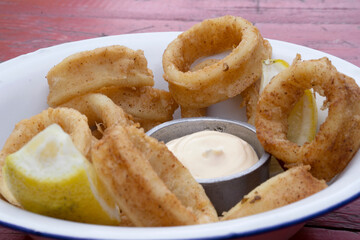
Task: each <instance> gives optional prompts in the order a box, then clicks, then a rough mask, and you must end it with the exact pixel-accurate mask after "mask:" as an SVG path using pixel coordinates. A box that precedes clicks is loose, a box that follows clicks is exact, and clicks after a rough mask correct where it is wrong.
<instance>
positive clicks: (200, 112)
mask: <svg viewBox="0 0 360 240" xmlns="http://www.w3.org/2000/svg"><path fill="white" fill-rule="evenodd" d="M180 109H181V117H182V118H190V117H204V116H206V113H207V108H187V107H180Z"/></svg>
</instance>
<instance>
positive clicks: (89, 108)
mask: <svg viewBox="0 0 360 240" xmlns="http://www.w3.org/2000/svg"><path fill="white" fill-rule="evenodd" d="M61 106H62V107H68V108H73V109H76V110H77V111H79V112H80V113H82V114H84V115H85V116H86V117H87V118H88V123H89V126H90V128H94V127H95V126H96V124H97V123H103V124H104V125H105V128H107V127H110V126H112V125H115V124H118V123H119V124H123V125H128V124H130V125H131V124H133V121H132V118H131V117H130V116H129V115H128V114H126V113H125V112H124V111H123V109H122V108H121V107H119V106H118V105H116V104H115V103H114V102H113V101H112V100H111V99H110V98H108V97H107V96H105V95H103V94H100V93H89V94H86V95H83V96H80V97H77V98H74V99H72V100H70V101H68V102H66V103H64V104H62V105H61Z"/></svg>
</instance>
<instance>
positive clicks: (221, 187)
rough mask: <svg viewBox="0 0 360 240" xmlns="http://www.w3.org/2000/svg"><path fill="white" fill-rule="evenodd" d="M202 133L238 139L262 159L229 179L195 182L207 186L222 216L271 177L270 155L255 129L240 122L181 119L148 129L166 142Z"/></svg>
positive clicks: (211, 198)
mask: <svg viewBox="0 0 360 240" xmlns="http://www.w3.org/2000/svg"><path fill="white" fill-rule="evenodd" d="M202 130H215V131H219V132H225V133H230V134H233V135H235V136H238V137H240V138H242V139H243V140H245V141H246V142H248V143H249V144H250V145H251V146H252V147H253V148H254V150H255V152H256V154H257V155H258V157H259V161H258V162H257V163H256V164H255V165H253V166H252V167H250V168H248V169H247V170H244V171H242V172H239V173H235V174H232V175H229V176H226V177H217V178H208V179H196V180H197V181H198V182H199V183H200V184H201V185H202V186H203V187H204V189H205V192H206V194H207V195H208V197H209V199H210V200H211V202H212V203H213V205H214V207H215V209H216V211H217V213H218V214H219V215H221V214H222V213H223V212H224V211H228V210H230V208H231V207H233V206H235V205H236V204H237V203H238V202H239V201H240V200H241V199H242V198H243V196H244V195H246V194H247V193H249V192H250V191H251V190H252V189H254V188H255V187H256V186H258V185H259V184H261V183H262V182H264V181H266V180H267V179H268V178H269V162H270V155H269V154H268V153H267V152H265V150H264V149H263V147H262V146H261V144H260V142H259V140H258V139H257V137H256V132H255V128H254V127H253V126H251V125H249V124H247V123H244V122H239V121H232V120H225V119H219V118H210V117H201V118H182V119H177V120H173V121H169V122H165V123H163V124H160V125H158V126H156V127H154V128H153V129H151V130H149V131H148V132H147V134H148V135H149V136H152V137H154V138H156V139H158V140H159V141H163V142H165V143H166V142H169V141H170V140H172V139H175V138H179V137H182V136H185V135H188V134H191V133H194V132H199V131H202Z"/></svg>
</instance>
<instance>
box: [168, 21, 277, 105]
mask: <svg viewBox="0 0 360 240" xmlns="http://www.w3.org/2000/svg"><path fill="white" fill-rule="evenodd" d="M234 46H236V47H235V48H234ZM229 49H233V50H232V52H231V53H230V54H229V55H228V56H226V57H225V58H224V59H222V60H220V61H218V62H215V63H214V64H211V65H210V66H206V67H204V68H202V69H200V70H196V71H190V68H191V64H192V63H193V62H194V61H195V60H196V59H198V58H200V57H203V56H209V55H213V54H217V53H220V52H224V51H226V50H229ZM270 55H271V46H270V44H269V42H268V41H266V40H264V39H263V38H262V36H261V35H260V32H259V30H258V29H257V28H256V27H254V26H253V25H252V24H251V23H250V22H248V21H247V20H245V19H243V18H240V17H233V16H224V17H220V18H214V19H208V20H205V21H203V22H201V23H199V24H196V25H194V26H193V27H192V28H190V29H189V30H188V31H186V32H184V33H182V34H180V35H179V36H178V37H177V38H176V39H175V40H174V41H172V42H171V43H170V44H169V45H168V47H167V48H166V50H165V52H164V54H163V60H162V62H163V68H164V79H165V80H166V81H168V83H169V90H170V92H171V94H172V96H173V98H174V99H175V101H176V102H177V103H178V104H179V105H181V106H182V107H186V108H205V107H208V106H210V105H212V104H214V103H217V102H220V101H222V100H225V99H227V98H230V97H234V96H235V95H238V94H239V93H241V92H242V91H243V90H245V89H246V88H247V87H249V86H250V85H251V84H253V83H254V82H255V81H256V80H258V79H259V78H260V77H261V73H262V60H264V59H266V58H269V57H270Z"/></svg>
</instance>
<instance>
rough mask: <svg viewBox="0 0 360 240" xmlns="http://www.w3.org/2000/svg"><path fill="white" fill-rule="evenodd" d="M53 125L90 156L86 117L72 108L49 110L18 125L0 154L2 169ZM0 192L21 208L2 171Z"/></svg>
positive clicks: (88, 130)
mask: <svg viewBox="0 0 360 240" xmlns="http://www.w3.org/2000/svg"><path fill="white" fill-rule="evenodd" d="M53 123H57V124H59V125H60V126H61V128H62V129H63V130H64V131H65V132H67V133H68V134H69V135H70V137H71V139H72V141H73V143H74V145H75V146H76V148H77V149H78V150H79V151H80V152H81V153H82V154H83V155H84V156H89V155H90V147H91V141H92V140H91V139H92V135H91V131H90V129H89V126H88V123H87V119H86V117H85V116H84V115H82V114H81V113H79V112H78V111H76V110H74V109H70V108H56V109H53V108H48V109H47V110H44V111H42V112H41V113H39V114H37V115H35V116H33V117H31V118H29V119H24V120H22V121H20V122H19V123H17V124H16V126H15V128H14V130H13V132H12V133H11V134H10V136H9V138H8V139H7V140H6V142H5V145H4V147H3V149H2V150H1V152H0V169H2V167H3V166H4V163H5V158H6V157H7V156H8V155H9V154H12V153H14V152H16V151H18V150H19V149H20V148H21V147H23V146H24V145H25V144H26V143H27V142H29V141H30V140H31V138H33V137H34V136H35V135H36V134H38V133H39V132H41V131H42V130H44V129H45V128H46V127H48V126H49V125H51V124H53ZM0 192H1V194H2V196H3V197H4V198H5V199H6V200H7V201H9V202H10V203H12V204H14V205H16V206H20V204H19V203H18V201H17V200H16V199H15V197H14V196H13V195H12V193H11V192H10V190H9V189H8V188H7V186H6V183H5V182H4V179H3V176H2V171H0Z"/></svg>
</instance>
